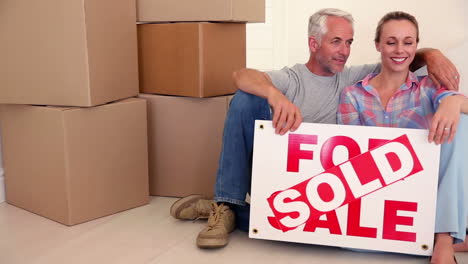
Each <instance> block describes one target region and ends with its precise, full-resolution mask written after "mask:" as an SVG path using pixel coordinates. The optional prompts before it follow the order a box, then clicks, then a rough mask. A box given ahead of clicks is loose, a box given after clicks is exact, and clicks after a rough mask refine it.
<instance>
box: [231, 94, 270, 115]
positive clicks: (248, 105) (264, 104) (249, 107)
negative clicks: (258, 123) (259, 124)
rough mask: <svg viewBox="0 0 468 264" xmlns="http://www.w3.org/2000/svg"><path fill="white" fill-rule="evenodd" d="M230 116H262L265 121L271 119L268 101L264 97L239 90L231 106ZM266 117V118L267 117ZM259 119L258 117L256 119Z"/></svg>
mask: <svg viewBox="0 0 468 264" xmlns="http://www.w3.org/2000/svg"><path fill="white" fill-rule="evenodd" d="M229 112H230V114H245V113H248V114H249V115H250V114H253V115H255V116H257V115H261V116H262V117H263V119H269V105H268V101H267V100H266V99H264V98H262V97H259V96H256V95H253V94H250V93H246V92H244V91H241V90H237V92H236V93H235V94H234V97H233V98H232V100H231V103H230V105H229ZM265 115H266V116H265ZM256 118H258V117H256Z"/></svg>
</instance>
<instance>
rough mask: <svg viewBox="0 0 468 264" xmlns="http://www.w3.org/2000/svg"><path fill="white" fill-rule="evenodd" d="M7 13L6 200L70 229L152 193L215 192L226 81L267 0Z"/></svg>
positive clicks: (129, 2)
mask: <svg viewBox="0 0 468 264" xmlns="http://www.w3.org/2000/svg"><path fill="white" fill-rule="evenodd" d="M1 9H2V14H1V16H0V43H1V45H2V47H1V48H0V58H1V61H0V126H1V129H2V144H1V145H2V148H3V162H4V168H5V186H6V199H7V202H8V203H10V204H12V205H15V206H18V207H21V208H24V209H26V210H28V211H31V212H34V213H36V214H39V215H42V216H44V217H47V218H50V219H52V220H55V221H57V222H60V223H63V224H66V225H74V224H78V223H82V222H85V221H89V220H92V219H95V218H98V217H102V216H105V215H109V214H113V213H116V212H119V211H123V210H126V209H129V208H133V207H137V206H140V205H144V204H147V203H148V201H149V199H148V198H149V194H152V195H163V196H184V195H187V194H191V193H202V194H205V195H212V194H213V184H214V181H215V175H216V170H217V164H218V158H219V153H220V150H221V138H222V133H223V126H224V120H225V117H226V113H227V108H228V104H229V101H230V98H231V96H232V94H233V93H234V91H235V86H234V84H233V82H232V79H231V75H232V72H233V71H234V70H237V69H240V68H243V67H245V57H246V46H245V44H246V43H245V23H246V22H260V21H264V17H265V14H264V12H265V3H264V0H197V1H192V0H177V1H173V0H137V1H135V0H117V1H116V0H99V1H95V0H73V1H63V0H43V1H29V0H3V1H2V3H1ZM136 14H137V15H138V17H137V15H136ZM135 21H141V22H161V21H164V23H148V24H141V23H139V25H138V34H137V26H136V24H135ZM175 21H176V22H177V23H172V22H175ZM182 21H192V22H182ZM193 21H197V22H193ZM203 21H205V22H203ZM207 21H210V22H207ZM138 57H139V59H140V61H139V63H138ZM138 67H140V68H139V69H138ZM139 78H140V82H139ZM139 86H140V90H139V89H138V87H139ZM139 91H140V92H141V94H140V95H139V96H138V94H139ZM137 96H138V97H139V98H138V97H137ZM148 133H149V138H148ZM148 159H149V160H148ZM148 175H150V177H148Z"/></svg>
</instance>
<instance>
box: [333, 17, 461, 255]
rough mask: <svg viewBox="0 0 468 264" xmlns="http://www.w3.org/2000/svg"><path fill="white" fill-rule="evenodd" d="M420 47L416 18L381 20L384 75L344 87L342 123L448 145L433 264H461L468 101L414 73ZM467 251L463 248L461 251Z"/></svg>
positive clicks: (379, 34)
mask: <svg viewBox="0 0 468 264" xmlns="http://www.w3.org/2000/svg"><path fill="white" fill-rule="evenodd" d="M418 42H419V28H418V23H417V21H416V19H415V18H414V17H413V16H412V15H409V14H407V13H404V12H391V13H388V14H387V15H385V16H384V17H383V18H382V19H381V20H380V22H379V24H378V26H377V30H376V35H375V47H376V48H377V51H379V52H380V54H381V59H382V70H381V72H380V73H378V74H375V73H374V74H370V75H368V76H367V77H366V78H364V79H363V80H362V81H360V82H358V83H356V84H355V85H353V86H349V87H346V88H345V90H344V91H343V93H342V94H341V98H340V106H339V110H338V123H340V124H347V125H366V126H385V127H402V128H422V129H430V133H429V142H432V141H434V142H435V143H437V144H440V143H443V142H444V141H445V140H447V143H444V144H443V145H442V148H441V158H440V171H439V186H438V195H437V210H436V228H435V229H436V230H435V233H436V234H435V244H434V251H433V255H432V259H431V263H456V260H455V257H454V247H453V244H454V243H461V242H463V241H464V240H465V238H466V231H465V230H466V218H467V210H468V194H465V191H464V190H465V189H467V190H468V185H467V184H468V179H465V178H467V177H466V175H467V174H468V165H467V164H466V162H463V160H462V159H463V157H466V156H465V153H466V151H465V149H466V147H467V146H468V137H467V136H466V131H468V116H466V115H464V114H462V115H460V112H462V113H468V98H466V97H464V96H463V95H461V94H458V93H456V92H453V91H448V90H445V89H440V90H437V88H436V85H435V84H434V83H433V82H432V81H431V79H430V78H428V77H427V76H425V77H416V76H415V75H414V73H412V72H410V71H409V65H410V63H411V62H412V61H413V59H414V56H415V53H416V49H417V44H418ZM454 78H458V77H457V76H454ZM459 121H460V122H459ZM457 130H458V131H457ZM455 132H457V133H455ZM452 140H453V141H454V142H453V143H450V142H451V141H452ZM455 247H457V246H455ZM466 248H467V247H466V246H465V244H461V246H458V248H457V250H466Z"/></svg>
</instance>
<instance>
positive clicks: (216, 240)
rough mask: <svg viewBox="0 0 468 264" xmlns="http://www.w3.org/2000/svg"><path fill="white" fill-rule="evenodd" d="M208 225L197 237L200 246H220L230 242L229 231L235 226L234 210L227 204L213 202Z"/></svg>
mask: <svg viewBox="0 0 468 264" xmlns="http://www.w3.org/2000/svg"><path fill="white" fill-rule="evenodd" d="M211 206H212V210H211V212H210V217H209V218H208V224H207V226H206V227H205V228H204V229H203V230H202V231H200V233H199V234H198V237H197V246H198V247H200V248H220V247H224V246H226V245H227V243H228V239H229V233H231V232H232V231H233V230H234V228H235V216H234V212H233V211H232V210H231V209H230V208H229V207H228V206H226V205H224V204H221V205H218V204H216V203H212V205H211Z"/></svg>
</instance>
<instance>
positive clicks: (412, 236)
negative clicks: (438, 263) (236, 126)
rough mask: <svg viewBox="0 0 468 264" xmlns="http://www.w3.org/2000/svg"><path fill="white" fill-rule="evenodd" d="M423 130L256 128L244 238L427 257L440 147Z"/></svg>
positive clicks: (267, 125) (258, 125)
mask: <svg viewBox="0 0 468 264" xmlns="http://www.w3.org/2000/svg"><path fill="white" fill-rule="evenodd" d="M427 136H428V132H427V130H420V129H400V128H383V127H364V126H340V125H324V124H308V123H303V124H301V126H300V128H299V129H298V130H296V131H295V132H292V133H288V134H286V135H283V136H280V135H277V134H275V133H274V129H273V127H272V123H271V121H259V120H257V121H256V123H255V138H254V154H253V168H252V191H251V200H250V201H251V210H250V230H249V236H250V237H251V238H260V239H272V240H281V241H291V242H301V243H309V244H320V245H330V246H340V247H350V248H359V249H370V250H381V251H390V252H400V253H408V254H417V255H427V256H429V255H431V254H432V245H433V239H434V224H435V205H436V197H437V178H438V171H439V154H440V146H436V145H435V144H429V143H428V142H427Z"/></svg>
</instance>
